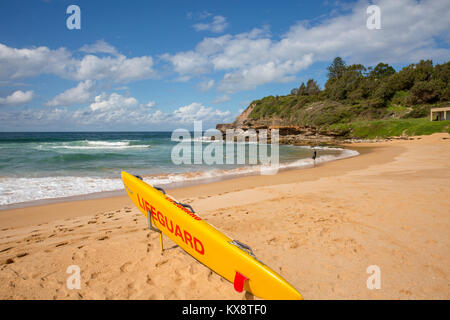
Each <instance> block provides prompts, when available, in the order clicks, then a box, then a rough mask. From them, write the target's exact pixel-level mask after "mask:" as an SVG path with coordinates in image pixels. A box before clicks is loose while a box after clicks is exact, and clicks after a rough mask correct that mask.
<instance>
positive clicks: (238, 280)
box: [234, 271, 248, 292]
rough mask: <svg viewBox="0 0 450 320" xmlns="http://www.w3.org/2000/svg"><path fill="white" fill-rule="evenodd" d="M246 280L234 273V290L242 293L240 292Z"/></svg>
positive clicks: (239, 274)
mask: <svg viewBox="0 0 450 320" xmlns="http://www.w3.org/2000/svg"><path fill="white" fill-rule="evenodd" d="M247 280H248V278H247V277H246V276H244V275H243V274H241V273H239V272H238V271H236V274H235V275H234V290H236V291H237V292H242V290H244V284H245V281H247Z"/></svg>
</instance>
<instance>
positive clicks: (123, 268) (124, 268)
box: [120, 262, 131, 272]
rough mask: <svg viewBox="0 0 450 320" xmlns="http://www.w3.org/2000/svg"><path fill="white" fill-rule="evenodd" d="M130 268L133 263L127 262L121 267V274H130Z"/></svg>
mask: <svg viewBox="0 0 450 320" xmlns="http://www.w3.org/2000/svg"><path fill="white" fill-rule="evenodd" d="M129 266H131V262H125V263H124V264H123V265H122V266H121V267H120V272H128V270H129Z"/></svg>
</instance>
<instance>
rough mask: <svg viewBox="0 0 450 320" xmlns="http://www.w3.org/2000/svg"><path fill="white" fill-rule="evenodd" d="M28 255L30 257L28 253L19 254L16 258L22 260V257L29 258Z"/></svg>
mask: <svg viewBox="0 0 450 320" xmlns="http://www.w3.org/2000/svg"><path fill="white" fill-rule="evenodd" d="M27 255H28V253H27V252H23V253H19V254H18V255H17V256H16V257H17V258H22V257H25V256H27Z"/></svg>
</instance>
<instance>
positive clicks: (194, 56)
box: [161, 51, 210, 75]
mask: <svg viewBox="0 0 450 320" xmlns="http://www.w3.org/2000/svg"><path fill="white" fill-rule="evenodd" d="M161 58H162V59H163V60H167V61H169V62H171V63H172V65H173V67H174V68H175V71H176V72H178V73H179V74H181V75H185V74H194V75H198V74H202V73H207V72H209V71H210V69H209V66H208V57H206V56H204V54H202V53H199V52H194V51H187V52H181V53H178V54H175V55H170V54H163V55H162V56H161Z"/></svg>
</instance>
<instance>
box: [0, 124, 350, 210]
mask: <svg viewBox="0 0 450 320" xmlns="http://www.w3.org/2000/svg"><path fill="white" fill-rule="evenodd" d="M187 143H188V144H192V146H193V142H187ZM211 143H214V142H210V141H203V142H202V143H201V146H202V149H203V150H204V148H206V147H207V146H208V145H210V144H211ZM216 143H217V142H216ZM177 144H179V142H177V141H171V133H170V132H67V133H61V132H58V133H48V132H46V133H0V205H6V204H12V203H18V202H25V201H32V200H40V199H49V198H59V197H67V196H74V195H82V194H90V193H95V192H102V191H113V190H121V189H122V188H123V185H122V183H121V181H120V172H121V171H123V170H125V171H128V172H130V173H133V174H139V175H141V176H144V179H145V180H146V181H148V182H149V183H152V184H156V185H162V186H164V185H171V184H174V183H177V184H182V183H183V182H188V181H193V180H199V181H200V180H203V179H211V178H216V179H218V178H221V177H226V176H233V175H242V174H256V173H258V172H259V171H257V169H256V168H257V167H256V166H255V165H250V164H249V160H250V159H249V158H248V149H249V146H250V145H249V144H245V149H246V159H245V162H246V163H245V164H239V165H238V164H232V165H231V164H214V165H212V166H211V165H206V164H204V163H203V164H182V165H176V164H174V163H173V162H172V160H171V152H172V149H173V147H174V146H175V145H177ZM234 147H235V148H237V144H234ZM259 147H260V146H259ZM224 150H225V149H224ZM317 151H318V157H319V158H318V159H317V160H318V161H319V162H320V161H331V160H334V159H339V158H343V157H347V156H352V155H355V154H354V153H351V152H350V151H351V150H343V149H337V148H331V149H327V148H319V149H317ZM200 152H201V151H200ZM224 154H225V152H224ZM269 154H270V147H269ZM311 155H312V150H311V149H310V148H308V147H295V146H285V145H281V146H280V147H279V161H280V163H281V164H282V167H308V166H311V165H312V160H311ZM224 162H225V161H224ZM235 162H236V161H234V163H235Z"/></svg>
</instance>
